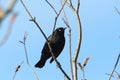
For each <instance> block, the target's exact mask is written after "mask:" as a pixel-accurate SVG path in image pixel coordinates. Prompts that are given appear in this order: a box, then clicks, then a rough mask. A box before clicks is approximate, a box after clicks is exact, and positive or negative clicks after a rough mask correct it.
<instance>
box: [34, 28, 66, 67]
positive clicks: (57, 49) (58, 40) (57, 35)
mask: <svg viewBox="0 0 120 80" xmlns="http://www.w3.org/2000/svg"><path fill="white" fill-rule="evenodd" d="M65 29H66V28H63V27H60V28H57V29H56V30H55V31H54V32H53V35H50V36H49V37H48V41H49V43H50V46H51V49H52V52H53V53H54V56H55V57H56V58H57V57H58V56H59V54H60V53H61V52H62V50H63V48H64V45H65V37H64V32H65ZM50 57H51V60H50V63H52V62H53V61H54V59H53V58H52V55H51V53H50V49H49V47H48V44H47V42H45V44H44V47H43V49H42V54H41V58H40V60H39V61H38V63H37V64H36V65H35V67H39V68H42V67H43V66H44V65H45V62H46V61H47V59H49V58H50Z"/></svg>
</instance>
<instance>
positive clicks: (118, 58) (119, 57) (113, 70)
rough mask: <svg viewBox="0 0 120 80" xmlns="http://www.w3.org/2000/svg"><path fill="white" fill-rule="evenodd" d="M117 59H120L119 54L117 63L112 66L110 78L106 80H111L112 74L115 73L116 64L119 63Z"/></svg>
mask: <svg viewBox="0 0 120 80" xmlns="http://www.w3.org/2000/svg"><path fill="white" fill-rule="evenodd" d="M119 59H120V53H119V55H118V58H117V61H116V63H115V66H114V68H113V70H112V72H111V74H110V76H109V79H108V80H110V79H111V77H112V75H113V73H114V72H115V69H116V67H117V64H118V62H119Z"/></svg>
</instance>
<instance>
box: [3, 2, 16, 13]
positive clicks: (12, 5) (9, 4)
mask: <svg viewBox="0 0 120 80" xmlns="http://www.w3.org/2000/svg"><path fill="white" fill-rule="evenodd" d="M16 2H17V0H9V2H8V5H7V8H6V11H5V14H8V13H9V12H11V11H12V9H13V7H14V5H15V3H16Z"/></svg>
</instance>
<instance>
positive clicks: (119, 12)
mask: <svg viewBox="0 0 120 80" xmlns="http://www.w3.org/2000/svg"><path fill="white" fill-rule="evenodd" d="M114 8H115V10H116V11H117V13H118V14H119V15H120V11H119V10H118V9H117V7H114Z"/></svg>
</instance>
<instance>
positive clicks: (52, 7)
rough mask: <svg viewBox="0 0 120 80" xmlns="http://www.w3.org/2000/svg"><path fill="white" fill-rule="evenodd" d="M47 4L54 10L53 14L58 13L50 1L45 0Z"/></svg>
mask: <svg viewBox="0 0 120 80" xmlns="http://www.w3.org/2000/svg"><path fill="white" fill-rule="evenodd" d="M45 1H46V2H47V3H48V4H49V5H50V7H51V8H52V9H53V11H54V12H55V14H56V15H57V14H58V13H57V11H56V10H55V8H54V7H53V6H52V5H51V4H50V2H49V1H48V0H45Z"/></svg>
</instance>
